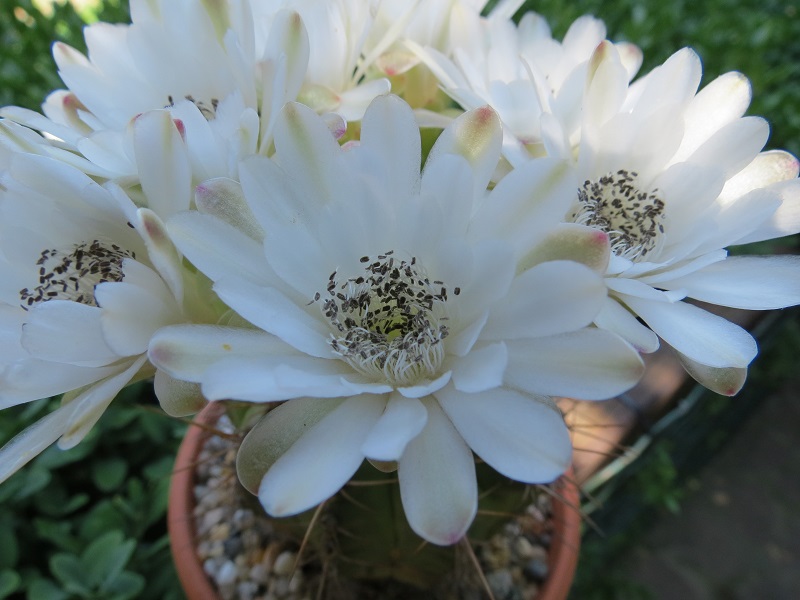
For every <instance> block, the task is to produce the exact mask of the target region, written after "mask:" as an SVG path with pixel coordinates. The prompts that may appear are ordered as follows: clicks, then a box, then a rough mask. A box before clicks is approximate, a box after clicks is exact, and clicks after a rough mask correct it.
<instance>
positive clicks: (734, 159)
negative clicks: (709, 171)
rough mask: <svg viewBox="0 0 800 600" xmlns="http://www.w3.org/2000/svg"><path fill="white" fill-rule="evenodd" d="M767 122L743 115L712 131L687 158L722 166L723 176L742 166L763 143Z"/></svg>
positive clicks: (713, 166)
mask: <svg viewBox="0 0 800 600" xmlns="http://www.w3.org/2000/svg"><path fill="white" fill-rule="evenodd" d="M768 137H769V124H768V123H767V122H766V121H765V120H764V119H762V118H761V117H744V118H742V119H738V120H736V121H734V122H732V123H729V124H727V125H725V126H724V127H722V128H721V129H720V130H719V131H717V132H716V133H715V134H714V135H712V136H711V137H710V138H709V139H708V141H706V142H705V143H703V145H701V146H700V147H699V148H698V149H697V150H696V151H695V152H694V153H692V155H691V156H690V157H689V158H688V159H687V160H688V162H691V163H694V164H698V165H704V166H709V167H711V168H719V169H722V170H723V172H724V173H725V175H726V178H727V177H730V176H732V175H733V174H735V173H737V172H738V171H740V170H742V169H743V168H744V167H746V166H747V165H748V164H750V162H751V161H752V160H753V159H754V158H755V157H756V155H757V154H758V153H759V152H760V151H761V149H762V148H763V147H764V144H766V143H767V138H768Z"/></svg>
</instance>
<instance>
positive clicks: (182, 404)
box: [153, 370, 208, 417]
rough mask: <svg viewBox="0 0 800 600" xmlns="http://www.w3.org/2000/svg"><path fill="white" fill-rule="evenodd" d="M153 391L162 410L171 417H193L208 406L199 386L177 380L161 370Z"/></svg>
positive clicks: (156, 375)
mask: <svg viewBox="0 0 800 600" xmlns="http://www.w3.org/2000/svg"><path fill="white" fill-rule="evenodd" d="M153 390H154V391H155V394H156V398H158V403H159V405H160V406H161V409H162V410H163V411H164V412H165V413H167V414H168V415H169V416H171V417H186V416H189V415H193V414H195V413H198V412H200V411H201V410H202V409H203V408H205V407H206V406H207V405H208V402H207V401H206V399H205V398H204V397H203V393H202V392H201V391H200V386H199V385H198V384H196V383H191V382H189V381H182V380H180V379H175V378H173V377H170V376H169V375H167V373H166V372H164V371H161V370H159V371H156V374H155V377H154V378H153Z"/></svg>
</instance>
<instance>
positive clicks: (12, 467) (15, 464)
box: [0, 405, 73, 483]
mask: <svg viewBox="0 0 800 600" xmlns="http://www.w3.org/2000/svg"><path fill="white" fill-rule="evenodd" d="M72 409H73V407H72V406H69V405H67V406H61V407H59V408H58V409H56V410H54V411H53V412H51V413H50V414H49V415H45V416H44V417H42V418H41V419H39V420H38V421H36V422H35V423H34V424H33V425H30V426H29V427H27V428H26V429H25V430H23V431H22V432H20V433H18V434H17V435H15V436H14V437H13V438H12V439H11V440H10V441H9V442H8V443H7V444H6V445H5V446H3V447H2V448H0V483H2V482H4V481H5V480H6V479H8V478H9V477H11V476H12V475H13V474H14V473H16V472H17V471H18V470H19V469H21V468H22V467H23V466H25V465H26V464H27V463H28V462H30V461H31V460H33V459H34V458H36V457H37V456H38V455H39V454H41V452H42V451H44V450H45V449H46V448H47V447H48V446H50V445H51V444H52V443H53V442H55V441H56V440H57V439H58V438H59V437H61V435H62V434H63V433H64V431H65V430H66V428H67V427H68V426H69V422H68V417H69V415H70V413H71V412H72Z"/></svg>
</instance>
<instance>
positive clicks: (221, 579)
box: [215, 560, 236, 585]
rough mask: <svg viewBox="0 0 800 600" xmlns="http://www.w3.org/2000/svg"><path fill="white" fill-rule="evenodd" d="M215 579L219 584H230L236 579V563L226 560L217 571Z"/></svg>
mask: <svg viewBox="0 0 800 600" xmlns="http://www.w3.org/2000/svg"><path fill="white" fill-rule="evenodd" d="M215 580H216V582H217V584H219V585H229V584H231V583H233V582H234V581H236V565H234V564H233V562H231V561H230V560H226V561H225V562H224V563H222V566H221V567H220V568H219V571H217V576H216V578H215Z"/></svg>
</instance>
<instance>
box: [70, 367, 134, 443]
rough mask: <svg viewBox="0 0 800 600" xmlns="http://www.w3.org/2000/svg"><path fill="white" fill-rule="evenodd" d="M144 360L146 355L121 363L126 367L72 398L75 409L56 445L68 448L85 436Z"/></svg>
mask: <svg viewBox="0 0 800 600" xmlns="http://www.w3.org/2000/svg"><path fill="white" fill-rule="evenodd" d="M146 360H147V357H146V356H142V357H140V358H138V359H137V360H135V361H133V362H132V363H130V364H129V365H123V367H126V368H125V370H123V371H121V372H119V373H118V374H116V375H114V376H113V377H108V378H107V379H104V380H102V381H99V382H97V383H96V384H94V385H92V386H90V387H89V388H88V389H86V390H85V391H83V392H82V393H81V394H80V395H78V396H77V397H76V398H75V399H73V400H72V401H71V402H70V404H71V405H74V409H75V410H74V412H73V413H72V414H71V415H70V417H69V421H70V422H69V428H68V429H67V430H66V431H65V432H64V435H62V436H61V439H59V440H58V447H59V448H61V449H62V450H68V449H69V448H73V447H74V446H75V445H77V444H78V443H79V442H80V441H81V440H82V439H83V438H84V437H86V434H87V433H89V430H90V429H91V428H92V427H94V424H95V423H97V421H98V419H99V418H100V417H101V416H102V415H103V412H105V410H106V408H108V405H109V404H111V401H112V400H114V398H115V397H116V395H117V394H118V393H119V391H120V390H121V389H122V388H123V387H125V386H126V385H128V384H129V383H130V381H131V379H133V377H134V375H136V373H138V372H139V369H141V368H142V365H144V363H145V362H146Z"/></svg>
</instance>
